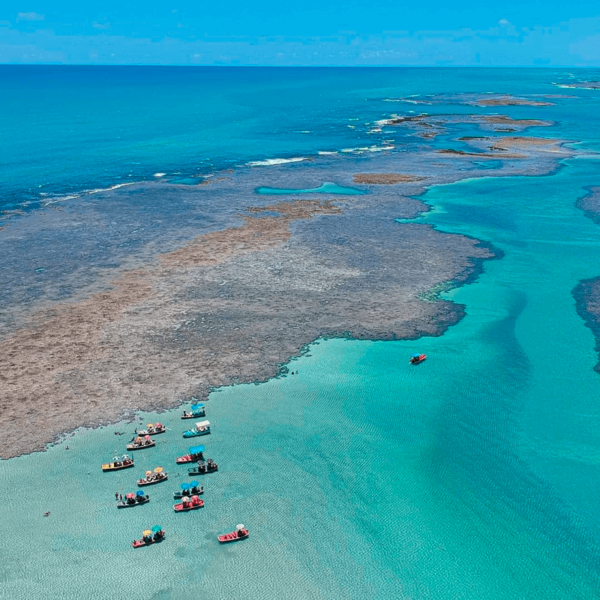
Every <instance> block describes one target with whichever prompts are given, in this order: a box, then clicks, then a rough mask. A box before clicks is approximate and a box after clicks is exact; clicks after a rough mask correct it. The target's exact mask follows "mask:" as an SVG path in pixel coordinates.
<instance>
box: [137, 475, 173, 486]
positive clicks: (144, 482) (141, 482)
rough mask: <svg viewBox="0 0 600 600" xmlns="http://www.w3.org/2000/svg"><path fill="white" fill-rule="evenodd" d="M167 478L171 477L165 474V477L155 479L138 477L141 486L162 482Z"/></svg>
mask: <svg viewBox="0 0 600 600" xmlns="http://www.w3.org/2000/svg"><path fill="white" fill-rule="evenodd" d="M167 479H169V477H168V476H167V475H165V476H164V477H161V478H160V479H153V480H152V481H146V480H145V479H138V482H137V484H138V486H139V487H144V486H146V485H155V484H157V483H162V482H163V481H166V480H167Z"/></svg>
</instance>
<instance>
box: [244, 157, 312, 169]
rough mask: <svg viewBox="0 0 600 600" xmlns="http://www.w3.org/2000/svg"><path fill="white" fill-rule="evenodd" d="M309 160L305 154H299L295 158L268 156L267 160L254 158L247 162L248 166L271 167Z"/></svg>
mask: <svg viewBox="0 0 600 600" xmlns="http://www.w3.org/2000/svg"><path fill="white" fill-rule="evenodd" d="M303 160H308V158H307V157H305V156H297V157H295V158H267V159H266V160H254V161H251V162H249V163H246V166H248V167H270V166H272V165H284V164H286V163H295V162H302V161H303Z"/></svg>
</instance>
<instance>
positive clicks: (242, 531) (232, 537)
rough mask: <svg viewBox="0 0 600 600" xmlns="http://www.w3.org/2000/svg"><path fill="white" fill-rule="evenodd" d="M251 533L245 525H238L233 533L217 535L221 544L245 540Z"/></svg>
mask: <svg viewBox="0 0 600 600" xmlns="http://www.w3.org/2000/svg"><path fill="white" fill-rule="evenodd" d="M249 535H250V532H249V531H248V530H247V529H246V527H244V526H243V525H238V526H237V527H236V528H235V531H232V532H231V533H225V534H224V535H219V536H217V539H218V540H219V542H221V544H228V543H229V542H239V541H240V540H245V539H246V538H247V537H248V536H249Z"/></svg>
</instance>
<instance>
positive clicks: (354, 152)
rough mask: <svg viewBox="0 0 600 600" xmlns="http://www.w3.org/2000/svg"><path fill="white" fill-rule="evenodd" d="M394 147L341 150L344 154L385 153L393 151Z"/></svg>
mask: <svg viewBox="0 0 600 600" xmlns="http://www.w3.org/2000/svg"><path fill="white" fill-rule="evenodd" d="M393 149H394V146H392V145H391V144H390V145H387V146H368V147H364V148H344V149H343V150H341V152H343V153H344V154H364V153H365V152H384V151H385V150H393Z"/></svg>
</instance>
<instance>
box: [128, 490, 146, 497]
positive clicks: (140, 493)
mask: <svg viewBox="0 0 600 600" xmlns="http://www.w3.org/2000/svg"><path fill="white" fill-rule="evenodd" d="M131 495H132V496H133V494H131ZM137 495H138V496H144V495H145V494H144V490H138V491H137Z"/></svg>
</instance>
